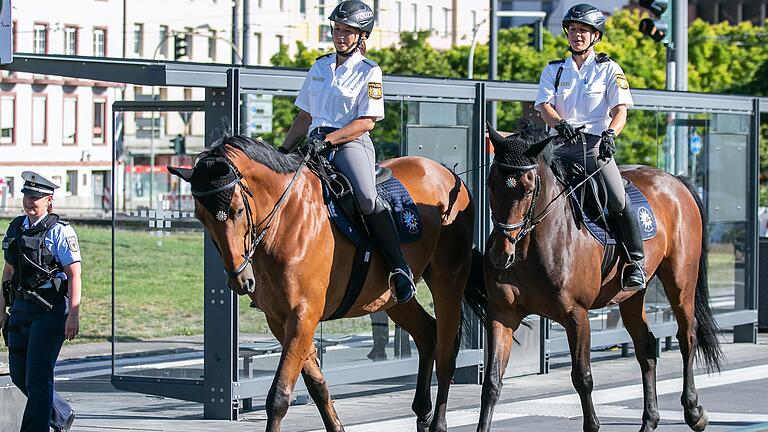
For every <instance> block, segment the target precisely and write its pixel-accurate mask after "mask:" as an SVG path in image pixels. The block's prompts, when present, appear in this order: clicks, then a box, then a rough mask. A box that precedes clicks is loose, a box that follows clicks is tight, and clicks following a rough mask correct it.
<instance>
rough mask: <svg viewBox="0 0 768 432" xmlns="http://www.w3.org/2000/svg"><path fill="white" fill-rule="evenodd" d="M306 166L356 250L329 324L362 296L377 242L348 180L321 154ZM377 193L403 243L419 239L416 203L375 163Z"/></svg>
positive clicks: (330, 214) (329, 212)
mask: <svg viewBox="0 0 768 432" xmlns="http://www.w3.org/2000/svg"><path fill="white" fill-rule="evenodd" d="M307 166H308V167H309V169H310V170H311V171H312V172H313V173H315V175H317V176H318V178H319V179H320V182H321V184H322V188H323V201H324V202H325V205H326V206H327V207H328V215H329V218H330V219H331V221H332V223H333V224H335V225H336V227H338V228H339V230H340V231H341V232H343V233H344V235H345V236H347V238H349V239H350V240H351V241H352V243H354V244H355V247H356V249H355V257H354V260H353V265H352V273H351V275H350V278H349V282H348V284H347V289H346V292H345V294H344V300H343V301H342V303H341V305H340V306H339V308H338V309H337V310H336V311H335V312H334V313H333V314H332V315H331V316H330V317H329V318H328V319H327V320H326V321H330V320H334V319H338V318H341V317H343V316H344V315H345V314H346V313H347V312H348V311H349V309H350V308H351V307H352V305H353V304H354V303H355V301H356V300H357V297H358V296H359V295H360V292H361V291H362V289H363V284H364V283H365V278H366V276H367V274H368V268H369V267H370V258H371V254H372V253H373V248H374V247H375V243H374V241H373V240H372V239H371V235H370V231H369V229H368V227H367V225H366V222H365V218H364V217H363V213H362V212H361V211H360V208H359V207H358V206H357V200H356V199H355V192H354V190H353V189H352V186H351V184H350V182H349V180H348V179H347V177H346V176H345V175H344V174H343V173H342V172H341V171H339V170H338V169H337V168H336V167H335V166H334V165H333V164H331V163H330V162H329V161H328V159H327V158H325V157H324V156H322V155H319V156H318V157H316V158H313V159H312V160H311V161H310V163H308V164H307ZM376 190H377V192H378V194H379V197H381V198H383V199H384V200H385V201H386V202H387V203H388V204H389V209H390V212H391V213H392V219H393V220H394V221H395V225H396V226H397V234H398V238H399V240H400V243H410V242H414V241H417V240H419V239H420V238H421V235H422V226H421V216H420V215H419V212H418V209H417V207H416V203H415V202H414V201H413V198H411V196H410V194H409V193H408V190H406V189H405V186H403V184H402V183H401V182H400V180H398V179H397V178H396V177H394V176H393V175H392V170H391V169H389V168H386V167H382V166H380V165H379V164H376Z"/></svg>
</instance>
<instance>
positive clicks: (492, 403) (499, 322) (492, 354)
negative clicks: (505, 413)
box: [477, 304, 522, 432]
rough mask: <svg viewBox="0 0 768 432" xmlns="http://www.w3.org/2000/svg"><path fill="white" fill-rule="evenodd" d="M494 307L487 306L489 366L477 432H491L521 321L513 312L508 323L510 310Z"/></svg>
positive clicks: (487, 367) (486, 370) (486, 371)
mask: <svg viewBox="0 0 768 432" xmlns="http://www.w3.org/2000/svg"><path fill="white" fill-rule="evenodd" d="M494 309H495V308H494V306H493V304H490V305H489V306H488V324H487V331H488V365H487V366H486V367H485V378H484V379H483V392H482V396H481V398H480V400H481V402H480V420H479V422H478V423H477V432H489V431H490V430H491V421H492V418H493V409H494V408H495V407H496V403H497V402H498V401H499V397H500V396H501V387H502V379H503V377H504V371H505V370H506V368H507V363H508V362H509V355H510V352H511V351H512V343H513V341H514V338H513V335H514V331H515V330H516V329H517V327H518V326H519V325H520V322H521V321H522V317H521V316H520V315H519V314H518V313H516V310H515V311H514V313H513V314H511V315H512V316H511V317H509V318H507V319H502V317H503V316H504V315H505V314H507V313H509V311H508V310H504V311H500V312H497V311H495V310H494Z"/></svg>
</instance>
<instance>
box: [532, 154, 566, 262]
mask: <svg viewBox="0 0 768 432" xmlns="http://www.w3.org/2000/svg"><path fill="white" fill-rule="evenodd" d="M538 172H539V178H540V182H541V184H540V186H539V187H540V192H539V196H538V198H537V199H536V207H535V208H534V215H535V217H539V218H541V217H542V216H543V218H542V219H540V220H541V222H539V224H538V225H536V228H535V229H534V230H533V231H532V232H531V235H530V236H529V237H528V239H529V241H528V244H527V245H526V246H527V247H530V246H531V243H532V242H535V245H534V246H535V247H536V249H539V250H541V251H543V250H547V249H555V248H561V245H562V243H560V242H556V241H552V239H554V238H562V239H566V238H567V237H564V236H563V234H565V232H566V231H567V230H568V229H569V227H570V226H571V225H572V224H570V223H568V222H569V221H570V219H571V218H572V217H573V216H572V214H571V208H570V206H568V205H567V202H568V197H567V196H566V192H564V189H565V186H563V184H562V183H561V182H560V181H558V179H557V177H555V173H554V171H553V170H552V168H551V167H550V166H549V165H548V164H547V163H546V162H544V161H539V166H538ZM545 212H546V215H545ZM537 239H541V240H542V241H537Z"/></svg>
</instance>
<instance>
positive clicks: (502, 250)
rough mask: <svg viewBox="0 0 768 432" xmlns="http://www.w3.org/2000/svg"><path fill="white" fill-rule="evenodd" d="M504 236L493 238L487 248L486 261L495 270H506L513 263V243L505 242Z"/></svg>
mask: <svg viewBox="0 0 768 432" xmlns="http://www.w3.org/2000/svg"><path fill="white" fill-rule="evenodd" d="M506 239H507V237H506V236H500V235H497V236H493V237H492V243H491V245H490V247H489V248H488V259H489V260H490V261H491V264H493V267H494V268H496V269H497V270H506V269H508V268H510V267H511V266H512V263H513V262H514V261H515V243H513V242H511V241H509V242H507V241H505V240H506Z"/></svg>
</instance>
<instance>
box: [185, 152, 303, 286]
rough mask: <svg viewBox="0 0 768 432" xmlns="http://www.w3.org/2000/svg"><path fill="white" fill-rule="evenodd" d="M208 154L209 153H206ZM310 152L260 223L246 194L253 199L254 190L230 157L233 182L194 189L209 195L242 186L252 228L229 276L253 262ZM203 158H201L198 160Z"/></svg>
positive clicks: (199, 195) (195, 194) (242, 196)
mask: <svg viewBox="0 0 768 432" xmlns="http://www.w3.org/2000/svg"><path fill="white" fill-rule="evenodd" d="M206 156H207V155H206ZM309 156H310V154H309V153H307V155H305V156H304V158H303V159H302V161H301V163H300V164H299V167H298V168H297V169H296V173H295V174H294V175H293V178H291V181H290V183H288V186H287V187H286V188H285V190H284V191H283V193H282V195H280V198H279V199H278V200H277V202H276V203H275V205H274V206H273V207H272V210H271V211H270V212H269V214H267V215H266V216H265V217H264V219H262V220H261V222H259V223H258V224H255V225H254V223H253V210H251V202H250V200H248V198H247V197H246V195H247V196H248V197H251V199H253V192H251V190H250V189H249V188H248V186H247V185H246V184H245V183H244V182H243V175H242V174H241V173H240V170H238V169H237V167H236V166H235V164H233V163H232V161H230V160H229V159H228V158H223V159H224V161H226V163H227V165H229V167H230V168H231V169H232V171H233V172H234V173H235V175H236V178H235V179H234V180H232V181H231V182H229V183H227V184H226V185H224V186H220V187H217V188H215V189H212V190H208V191H195V190H194V189H192V195H193V196H196V197H203V196H209V195H213V194H216V193H219V192H223V191H225V190H229V189H232V188H234V187H235V186H237V185H239V186H240V196H241V198H242V200H243V203H244V204H245V217H246V222H247V223H248V226H250V227H251V229H250V230H249V231H248V233H246V234H245V236H243V254H242V258H243V261H242V262H241V263H240V265H239V266H237V268H236V269H234V270H231V271H227V275H228V276H229V277H237V276H239V275H240V273H242V272H243V271H245V269H246V267H247V266H248V264H250V263H252V262H253V254H254V252H255V251H256V248H257V247H258V246H259V244H261V241H262V240H263V239H264V236H265V235H266V234H267V230H268V229H269V227H270V226H271V223H272V220H273V219H274V218H275V216H276V215H277V212H278V210H280V208H281V207H282V206H283V204H285V201H286V200H287V198H288V193H289V192H290V190H291V188H293V185H294V183H296V179H297V178H298V177H299V174H300V173H301V170H302V168H304V165H306V164H307V160H308V159H309ZM204 158H205V157H203V158H199V159H198V162H199V161H200V160H202V159H204ZM262 225H263V226H264V227H263V228H262V229H261V232H260V233H259V234H258V235H257V234H256V231H257V230H258V229H259V227H261V226H262ZM249 235H250V237H251V244H250V249H249V247H248V246H249V245H248V236H249Z"/></svg>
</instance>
